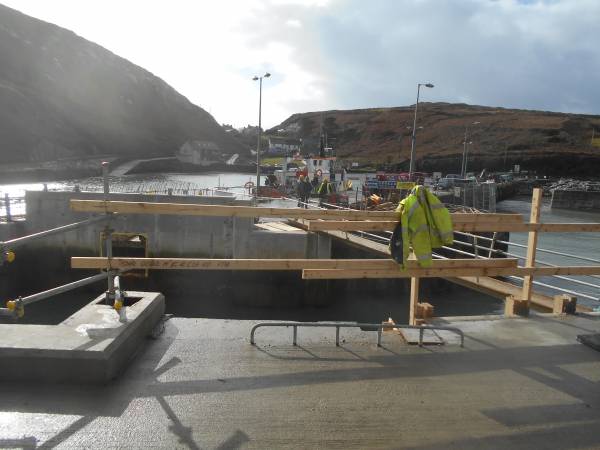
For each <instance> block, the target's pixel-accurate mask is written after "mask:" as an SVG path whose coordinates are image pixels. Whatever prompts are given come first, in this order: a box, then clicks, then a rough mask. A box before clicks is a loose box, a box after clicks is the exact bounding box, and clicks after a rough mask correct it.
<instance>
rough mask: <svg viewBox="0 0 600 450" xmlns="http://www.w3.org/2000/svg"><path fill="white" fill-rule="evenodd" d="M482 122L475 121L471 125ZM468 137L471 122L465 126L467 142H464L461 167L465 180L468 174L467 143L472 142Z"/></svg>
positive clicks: (461, 174)
mask: <svg viewBox="0 0 600 450" xmlns="http://www.w3.org/2000/svg"><path fill="white" fill-rule="evenodd" d="M480 123H481V122H473V123H472V124H471V126H473V125H479V124H480ZM468 137H469V124H467V125H466V126H465V142H464V148H463V157H462V165H461V169H460V176H461V177H462V178H463V180H464V179H465V177H466V175H467V145H468V144H472V142H468Z"/></svg>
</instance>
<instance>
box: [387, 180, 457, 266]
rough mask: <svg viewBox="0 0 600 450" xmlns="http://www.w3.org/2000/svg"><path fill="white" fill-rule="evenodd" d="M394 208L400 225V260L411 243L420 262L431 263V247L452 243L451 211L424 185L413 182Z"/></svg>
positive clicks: (406, 252) (428, 264)
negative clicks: (406, 194) (409, 190)
mask: <svg viewBox="0 0 600 450" xmlns="http://www.w3.org/2000/svg"><path fill="white" fill-rule="evenodd" d="M396 212H397V213H398V214H399V216H400V224H401V226H402V260H403V263H404V264H406V261H407V259H408V255H409V251H410V248H409V247H412V249H413V252H414V254H415V256H416V258H417V261H418V262H419V266H421V267H431V249H432V248H439V247H442V246H443V245H451V244H452V243H453V240H454V233H453V231H452V219H451V218H450V212H449V211H448V210H447V209H446V208H445V207H444V205H443V203H442V202H440V200H439V199H438V198H437V197H436V196H435V195H433V194H432V193H431V192H429V191H428V190H427V189H426V188H425V187H424V186H415V187H414V188H413V190H412V191H411V192H410V194H409V195H408V196H407V197H406V198H405V199H404V200H402V201H401V202H400V204H399V205H398V208H397V209H396ZM404 264H403V265H404Z"/></svg>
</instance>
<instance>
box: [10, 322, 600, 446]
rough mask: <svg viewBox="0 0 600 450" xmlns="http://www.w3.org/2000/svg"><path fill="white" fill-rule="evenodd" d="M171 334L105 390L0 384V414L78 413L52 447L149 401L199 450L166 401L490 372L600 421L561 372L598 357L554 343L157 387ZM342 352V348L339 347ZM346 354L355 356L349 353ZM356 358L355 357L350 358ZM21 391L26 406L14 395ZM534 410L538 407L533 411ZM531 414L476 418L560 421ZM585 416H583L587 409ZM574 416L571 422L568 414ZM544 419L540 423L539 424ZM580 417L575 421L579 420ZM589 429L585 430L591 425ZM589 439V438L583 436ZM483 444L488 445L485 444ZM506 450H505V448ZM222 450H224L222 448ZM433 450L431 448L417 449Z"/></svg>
mask: <svg viewBox="0 0 600 450" xmlns="http://www.w3.org/2000/svg"><path fill="white" fill-rule="evenodd" d="M177 334H178V330H177V327H176V326H175V325H173V324H172V323H168V324H167V332H166V333H165V335H164V336H163V337H162V338H161V339H159V340H156V341H152V343H151V344H149V345H147V347H146V352H145V357H144V359H143V360H142V361H139V362H138V364H133V365H131V366H130V367H129V369H128V370H127V371H126V372H125V373H124V374H123V375H122V377H121V378H120V379H119V380H118V381H116V382H115V383H113V384H112V385H110V386H91V387H90V386H85V387H77V386H70V385H69V386H60V385H59V386H56V387H53V388H52V389H48V388H47V387H46V386H39V385H33V386H32V385H23V386H19V385H16V384H14V383H5V384H3V385H2V386H0V398H2V402H1V403H0V411H10V412H22V413H48V412H49V411H51V413H52V414H65V415H80V416H83V417H82V418H81V419H79V420H77V421H76V422H74V423H73V424H72V425H70V426H69V427H67V428H65V429H64V430H63V431H61V432H60V433H58V434H57V435H56V436H54V437H53V438H51V439H50V440H49V441H48V443H52V445H53V446H54V445H58V444H59V443H61V442H63V441H65V440H66V439H67V438H69V437H70V436H72V435H73V434H75V433H76V432H77V431H79V430H80V429H82V428H83V427H85V426H86V425H88V424H89V423H91V422H92V421H93V420H95V418H97V417H120V416H121V415H122V414H123V413H124V411H125V410H126V409H127V407H128V406H129V404H130V403H131V401H133V400H134V399H136V398H144V397H155V398H156V399H157V401H158V402H159V404H160V405H161V407H162V408H163V409H164V410H165V412H166V414H167V415H168V416H169V418H170V419H171V421H172V422H173V424H172V425H170V426H169V431H170V432H171V433H173V434H175V435H176V436H177V437H178V438H179V442H180V443H181V444H183V445H185V446H187V447H189V448H199V447H200V446H199V445H198V444H197V443H196V442H195V441H194V439H193V436H192V429H191V428H190V427H186V426H185V424H183V423H182V422H181V421H180V420H179V419H178V418H177V416H176V415H175V413H174V411H173V410H172V408H171V407H170V405H169V404H168V402H167V400H166V399H165V397H167V396H177V395H190V394H201V393H219V392H237V391H255V390H260V389H272V388H277V387H289V386H305V385H320V384H326V383H343V382H345V381H347V382H352V381H356V380H385V379H398V378H404V377H407V378H408V377H431V376H436V377H443V376H453V375H460V374H468V373H475V372H492V371H504V370H513V371H515V372H517V373H519V374H522V375H524V376H527V377H528V378H530V379H532V380H535V381H537V382H539V383H541V384H544V385H546V386H548V387H550V388H552V389H554V390H556V391H559V392H562V393H564V394H566V395H569V396H572V397H574V398H578V399H580V400H581V401H582V402H585V403H586V404H589V405H590V408H587V407H586V406H585V405H583V407H582V408H581V409H580V408H579V406H578V405H573V406H572V409H570V407H568V406H566V407H563V408H564V409H563V412H564V414H563V420H562V421H563V422H564V421H571V420H580V419H581V420H597V419H600V416H599V415H598V413H597V411H598V410H600V389H598V387H599V386H598V382H592V381H589V380H587V379H585V378H582V377H579V376H577V375H575V374H573V373H571V372H568V371H566V370H564V369H563V368H561V367H560V366H563V365H568V364H581V363H588V362H596V363H597V362H598V354H597V352H595V351H593V350H591V349H589V348H587V347H585V346H582V345H579V344H574V345H554V346H539V347H516V348H498V347H496V346H495V345H493V344H490V343H487V342H485V341H481V340H479V342H480V343H481V344H484V345H486V346H487V348H485V349H482V350H464V351H462V350H460V351H458V350H457V351H452V352H444V351H427V352H425V351H419V352H411V353H406V354H398V353H394V352H392V351H391V350H388V351H387V352H386V353H385V354H381V355H375V356H371V357H367V358H362V357H361V359H362V360H363V361H366V362H367V363H373V366H370V367H359V368H356V367H354V368H341V369H329V370H327V369H325V370H322V369H321V370H313V371H302V372H293V373H283V374H270V375H262V376H240V377H231V378H226V379H207V380H186V381H159V379H158V378H159V377H160V376H161V375H163V374H165V373H166V372H167V371H169V370H170V369H172V368H174V367H176V366H178V365H179V364H180V363H181V362H182V361H181V360H180V359H179V358H177V357H172V358H169V359H167V360H166V361H165V362H163V363H162V364H161V362H162V361H163V360H164V359H165V356H166V355H167V354H168V351H169V349H170V347H171V346H172V344H173V342H174V341H175V338H176V336H177ZM300 349H301V350H304V352H303V353H305V354H308V355H310V358H309V359H314V360H315V361H316V362H319V363H320V364H321V367H322V363H323V362H328V361H340V360H341V359H343V360H344V361H348V362H352V361H356V359H354V358H352V359H347V358H327V357H319V356H317V355H315V354H314V353H313V352H311V351H309V350H307V349H304V348H300ZM258 350H259V351H260V352H261V353H260V354H267V355H269V357H270V356H272V355H270V354H269V353H268V352H266V351H265V350H264V349H260V348H259V349H258ZM340 351H344V352H348V349H344V348H342V349H340ZM350 353H351V354H353V355H355V354H354V353H353V352H351V351H350ZM355 356H356V355H355ZM289 359H290V360H294V359H299V360H306V359H307V357H306V356H302V357H296V358H294V357H291V358H289ZM533 367H535V368H542V369H544V370H545V371H547V372H548V373H551V374H552V375H553V376H547V375H544V374H543V373H540V372H539V371H536V370H533ZM22 392H28V395H27V396H26V400H24V397H23V396H22V395H21V393H22ZM535 408H537V409H535ZM535 408H533V409H532V408H522V409H518V408H517V409H515V410H512V409H497V410H494V409H492V410H485V411H482V413H483V414H485V415H487V416H488V417H489V418H491V419H493V420H496V421H498V422H500V423H502V424H504V425H506V426H509V427H511V426H522V425H529V424H537V423H541V422H543V421H546V422H548V421H554V422H557V421H558V422H561V420H560V419H561V415H560V414H559V413H556V412H555V411H554V410H555V408H556V405H543V406H538V407H535ZM585 408H587V409H589V411H586V409H585ZM570 412H573V413H574V414H575V419H573V418H572V416H570ZM534 413H535V414H538V415H539V417H541V418H540V419H539V420H537V421H536V420H533V419H531V418H530V415H532V414H534ZM544 417H545V419H544ZM578 418H579V419H578ZM590 426H591V425H590ZM587 427H588V426H587V425H586V426H585V427H584V426H580V425H579V424H578V425H576V426H572V427H570V428H569V429H568V430H567V429H565V430H561V433H568V434H573V433H574V432H575V433H577V432H579V431H581V433H582V437H581V439H582V441H581V442H582V443H583V444H585V445H593V444H600V434H598V433H590V432H589V428H587ZM554 433H556V431H555V430H548V431H539V432H533V433H530V432H528V433H523V434H518V435H515V437H513V438H510V437H505V436H491V437H487V438H483V439H481V440H477V439H469V440H465V441H461V442H459V443H456V442H454V443H448V446H446V448H453V447H452V446H453V445H455V444H456V446H455V447H454V448H469V447H479V448H484V447H488V446H492V447H493V446H502V445H503V444H506V445H507V447H509V446H512V447H513V448H515V447H514V446H513V445H512V444H514V440H516V442H517V443H518V444H519V445H521V440H523V441H525V440H526V441H527V442H529V448H536V447H540V446H542V445H536V439H539V442H538V444H542V443H547V442H552V441H549V440H548V439H552V438H553V437H554ZM591 434H593V435H594V437H592V436H589V435H591ZM247 439H248V437H247V436H246V435H245V434H244V433H243V432H241V431H239V432H236V434H234V436H232V437H230V438H229V439H228V440H227V441H225V442H224V443H223V445H225V444H227V445H230V447H229V448H236V447H235V445H238V446H239V445H241V444H242V443H243V442H246V440H247ZM488 444H489V445H488ZM509 444H510V445H509ZM223 448H227V447H223ZM423 448H424V449H426V448H433V447H427V446H426V447H423Z"/></svg>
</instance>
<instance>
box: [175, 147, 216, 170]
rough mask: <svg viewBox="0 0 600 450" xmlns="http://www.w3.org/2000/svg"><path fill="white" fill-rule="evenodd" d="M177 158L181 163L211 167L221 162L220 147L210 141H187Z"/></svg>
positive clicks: (178, 152)
mask: <svg viewBox="0 0 600 450" xmlns="http://www.w3.org/2000/svg"><path fill="white" fill-rule="evenodd" d="M175 156H176V157H177V159H178V160H179V161H181V162H184V163H188V164H196V165H199V166H210V165H211V164H215V163H218V162H220V160H221V153H220V150H219V146H218V145H217V144H215V143H214V142H210V141H187V142H186V143H185V144H183V145H182V146H181V148H180V149H179V150H178V151H177V152H176V153H175Z"/></svg>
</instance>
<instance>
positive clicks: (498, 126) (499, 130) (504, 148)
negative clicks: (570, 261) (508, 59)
mask: <svg viewBox="0 0 600 450" xmlns="http://www.w3.org/2000/svg"><path fill="white" fill-rule="evenodd" d="M413 114H414V106H410V107H400V108H378V109H361V110H351V111H323V112H311V113H305V114H295V115H293V116H291V117H290V118H289V119H287V120H286V121H284V122H283V123H282V124H280V125H277V126H276V127H274V128H273V129H272V130H270V133H272V134H276V130H280V129H284V130H285V132H284V133H283V134H286V135H289V136H294V137H300V138H303V139H304V142H305V152H308V151H311V150H313V151H318V137H319V132H320V129H321V123H322V124H323V131H324V133H326V134H327V137H328V142H329V145H330V146H332V147H334V148H335V149H336V151H337V154H338V156H339V157H342V158H347V159H349V160H352V161H362V162H367V161H374V162H378V163H380V164H385V163H387V164H391V165H396V166H398V168H400V169H402V168H407V167H408V159H409V156H410V146H411V137H410V136H411V130H412V125H413V117H414V116H413ZM474 122H479V123H477V124H475V125H473V123H474ZM467 124H469V139H468V142H472V143H471V144H470V145H469V163H468V167H469V170H473V171H475V170H477V171H479V170H481V169H483V168H487V169H488V170H507V169H510V168H511V167H513V165H514V164H519V165H520V166H521V168H522V169H524V170H536V171H538V172H539V173H544V174H549V175H551V174H562V173H569V174H575V175H585V176H596V177H600V148H598V147H594V146H592V145H591V139H592V130H593V128H594V127H595V129H596V132H595V135H596V137H600V116H590V115H576V114H563V113H552V112H543V111H526V110H515V109H503V108H490V107H482V106H470V105H464V104H448V103H419V116H418V123H417V127H418V129H417V145H416V155H417V159H418V162H417V168H418V169H419V170H424V171H434V170H441V171H443V172H457V171H460V164H461V157H462V152H463V147H464V145H463V143H464V135H465V127H466V125H467ZM419 127H423V128H419ZM280 134H281V132H280Z"/></svg>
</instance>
